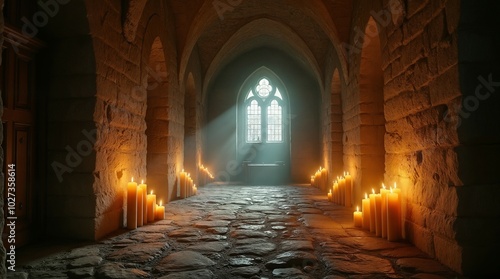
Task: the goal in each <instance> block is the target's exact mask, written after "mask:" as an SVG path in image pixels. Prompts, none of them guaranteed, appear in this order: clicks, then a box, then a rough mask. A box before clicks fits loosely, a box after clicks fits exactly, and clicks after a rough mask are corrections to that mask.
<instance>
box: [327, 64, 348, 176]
mask: <svg viewBox="0 0 500 279" xmlns="http://www.w3.org/2000/svg"><path fill="white" fill-rule="evenodd" d="M340 71H341V70H339V69H338V68H337V69H335V71H334V72H333V76H332V80H331V85H330V90H331V94H330V96H331V100H330V103H329V104H330V117H329V121H330V130H329V132H330V152H329V156H330V158H331V161H330V167H329V170H330V173H331V175H330V177H331V178H332V179H333V178H334V177H335V175H340V174H341V173H342V172H343V170H344V163H343V149H342V134H343V128H342V126H343V125H342V99H341V95H342V79H341V76H342V75H341V74H340Z"/></svg>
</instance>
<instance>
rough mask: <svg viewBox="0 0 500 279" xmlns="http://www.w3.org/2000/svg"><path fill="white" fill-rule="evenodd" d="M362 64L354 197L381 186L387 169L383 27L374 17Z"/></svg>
mask: <svg viewBox="0 0 500 279" xmlns="http://www.w3.org/2000/svg"><path fill="white" fill-rule="evenodd" d="M364 34H365V36H364V40H363V46H362V49H361V61H360V68H359V78H358V86H359V99H358V106H359V107H358V111H359V112H358V113H359V116H358V119H359V122H358V123H359V142H358V146H357V148H356V153H357V157H359V161H358V165H357V169H356V171H357V172H358V173H357V175H356V179H355V185H354V200H361V199H362V197H363V195H364V193H365V192H366V193H369V192H371V189H372V188H374V187H379V185H380V183H381V182H382V181H383V179H384V172H385V147H384V136H385V117H384V74H383V70H382V51H381V45H380V37H379V27H378V26H377V23H376V22H375V20H374V19H373V17H370V18H369V20H368V22H367V24H366V27H365V32H364Z"/></svg>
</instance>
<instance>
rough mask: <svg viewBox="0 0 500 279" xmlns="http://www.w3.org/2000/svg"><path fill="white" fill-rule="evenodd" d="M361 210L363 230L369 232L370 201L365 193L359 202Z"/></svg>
mask: <svg viewBox="0 0 500 279" xmlns="http://www.w3.org/2000/svg"><path fill="white" fill-rule="evenodd" d="M361 210H362V211H363V229H365V230H370V199H369V198H368V195H367V194H366V193H365V198H364V199H363V200H362V201H361Z"/></svg>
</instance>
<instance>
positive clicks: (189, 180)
mask: <svg viewBox="0 0 500 279" xmlns="http://www.w3.org/2000/svg"><path fill="white" fill-rule="evenodd" d="M186 182H187V183H186V198H187V197H189V196H190V193H189V192H190V190H189V189H191V183H192V182H193V180H192V179H191V174H190V173H188V174H187V178H186Z"/></svg>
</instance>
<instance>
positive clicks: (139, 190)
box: [137, 186, 144, 227]
mask: <svg viewBox="0 0 500 279" xmlns="http://www.w3.org/2000/svg"><path fill="white" fill-rule="evenodd" d="M143 196H144V195H143V194H142V187H140V186H138V187H137V226H138V227H142V226H143V225H144V219H143V218H144V215H143V214H142V212H143V209H144V206H143V204H142V202H143Z"/></svg>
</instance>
